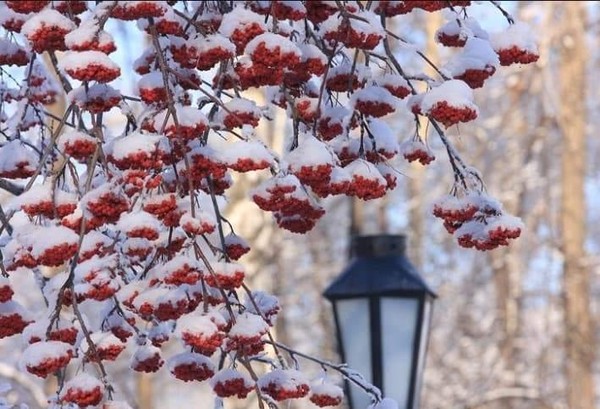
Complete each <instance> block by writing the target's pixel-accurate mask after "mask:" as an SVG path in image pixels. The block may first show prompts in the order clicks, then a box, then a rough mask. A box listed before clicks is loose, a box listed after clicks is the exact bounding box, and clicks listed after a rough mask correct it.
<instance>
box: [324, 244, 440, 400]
mask: <svg viewBox="0 0 600 409" xmlns="http://www.w3.org/2000/svg"><path fill="white" fill-rule="evenodd" d="M405 250H406V238H405V237H404V236H398V235H377V236H358V237H354V238H353V240H352V244H351V257H352V259H351V260H350V264H349V265H348V266H347V267H346V269H345V270H344V271H343V272H342V273H341V274H340V276H339V277H338V278H337V279H336V280H335V281H334V282H333V283H332V284H331V285H330V286H329V288H327V289H326V290H325V293H324V295H325V297H326V298H327V299H328V300H329V301H331V303H332V304H333V312H334V317H335V325H336V331H337V337H338V343H339V349H340V354H341V356H342V360H343V361H344V362H346V363H348V365H349V366H350V367H351V368H352V369H354V370H356V371H358V372H360V373H361V374H362V375H363V376H364V377H365V379H366V380H367V381H369V382H371V383H372V384H373V385H375V386H377V387H378V388H380V389H381V391H382V392H383V394H384V396H386V397H389V398H392V399H395V400H396V401H397V402H398V404H399V408H400V409H417V408H418V407H419V391H420V389H421V381H422V377H423V367H424V363H425V354H426V351H427V343H428V332H429V325H430V319H431V310H432V306H433V300H434V298H435V297H436V295H435V293H434V292H433V291H431V289H430V288H429V287H428V286H427V284H426V283H425V281H423V279H422V278H421V277H420V276H419V274H418V273H417V271H416V269H415V267H414V266H413V265H412V264H411V263H410V261H409V260H408V259H407V258H406V254H405ZM346 389H347V390H348V392H349V393H348V399H349V402H350V407H351V408H353V409H363V408H366V407H367V406H368V405H369V404H370V403H371V399H370V397H369V396H368V395H367V394H366V393H364V391H362V390H361V389H359V388H357V387H356V386H354V385H349V384H348V383H347V385H346Z"/></svg>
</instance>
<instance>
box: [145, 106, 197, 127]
mask: <svg viewBox="0 0 600 409" xmlns="http://www.w3.org/2000/svg"><path fill="white" fill-rule="evenodd" d="M167 114H168V110H166V109H165V110H163V111H160V112H159V113H158V114H156V116H155V117H154V126H155V128H156V129H160V127H161V126H162V125H163V123H165V118H166V116H167ZM175 114H176V115H177V123H178V124H179V126H182V127H184V126H185V127H195V126H199V125H204V126H208V119H207V118H206V115H205V114H204V112H202V111H200V110H199V109H198V108H194V107H192V106H184V105H181V104H176V105H175ZM174 125H175V118H173V115H170V114H169V119H167V124H166V126H165V127H166V128H168V127H170V126H174Z"/></svg>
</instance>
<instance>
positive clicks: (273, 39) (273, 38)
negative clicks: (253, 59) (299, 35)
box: [244, 32, 302, 59]
mask: <svg viewBox="0 0 600 409" xmlns="http://www.w3.org/2000/svg"><path fill="white" fill-rule="evenodd" d="M260 44H264V46H265V48H266V49H267V50H269V51H272V52H274V51H276V50H277V49H279V53H280V55H283V54H292V55H294V56H296V57H298V59H300V58H301V57H302V51H301V50H300V48H298V46H297V45H296V44H294V43H293V42H292V41H290V40H288V39H287V38H285V37H283V36H281V35H279V34H274V33H268V32H267V33H263V34H260V35H258V36H256V37H254V38H253V39H252V40H250V42H249V43H248V44H247V45H246V49H245V50H244V53H246V54H248V55H252V54H253V53H254V51H256V47H258V46H259V45H260Z"/></svg>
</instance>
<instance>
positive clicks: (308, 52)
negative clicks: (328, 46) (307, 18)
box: [294, 2, 328, 65]
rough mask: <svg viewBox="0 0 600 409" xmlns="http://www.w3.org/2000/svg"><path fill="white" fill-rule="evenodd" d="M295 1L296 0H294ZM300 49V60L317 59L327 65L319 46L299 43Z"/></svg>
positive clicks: (325, 57)
mask: <svg viewBox="0 0 600 409" xmlns="http://www.w3.org/2000/svg"><path fill="white" fill-rule="evenodd" d="M294 3H296V2H294ZM298 47H299V48H300V51H301V52H302V61H303V62H305V61H307V60H313V59H318V60H320V61H321V63H323V65H327V62H328V61H327V56H326V55H325V54H323V51H321V49H320V48H319V47H317V46H316V45H314V44H310V43H301V44H299V45H298Z"/></svg>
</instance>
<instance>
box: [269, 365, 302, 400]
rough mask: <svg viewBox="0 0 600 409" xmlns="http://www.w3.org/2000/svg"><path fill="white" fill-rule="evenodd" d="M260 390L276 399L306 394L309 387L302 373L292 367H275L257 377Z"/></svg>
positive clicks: (297, 397) (292, 397) (296, 397)
mask: <svg viewBox="0 0 600 409" xmlns="http://www.w3.org/2000/svg"><path fill="white" fill-rule="evenodd" d="M258 387H259V389H260V391H261V392H262V393H264V394H266V395H269V396H270V397H271V398H272V399H274V400H276V401H278V402H279V401H283V400H287V399H299V398H303V397H305V396H306V395H308V393H309V391H310V387H309V384H308V381H307V380H306V378H305V377H304V375H303V374H302V373H301V372H299V371H296V370H293V369H275V370H273V371H271V372H268V373H267V374H265V375H263V376H261V377H260V378H259V379H258Z"/></svg>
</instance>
